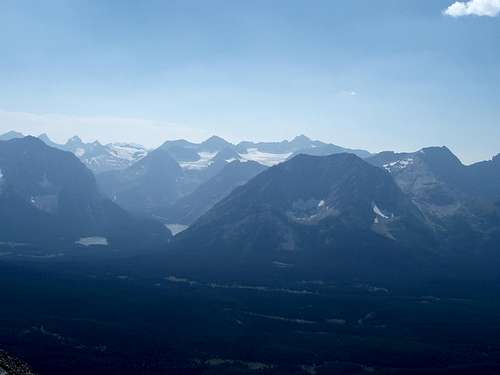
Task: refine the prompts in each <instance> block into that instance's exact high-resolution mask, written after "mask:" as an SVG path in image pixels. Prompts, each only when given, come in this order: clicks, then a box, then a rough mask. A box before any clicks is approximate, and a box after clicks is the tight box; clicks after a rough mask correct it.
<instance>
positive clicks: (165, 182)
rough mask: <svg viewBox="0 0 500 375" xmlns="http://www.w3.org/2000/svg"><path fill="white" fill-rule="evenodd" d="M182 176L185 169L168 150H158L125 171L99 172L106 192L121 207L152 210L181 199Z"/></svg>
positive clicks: (101, 184)
mask: <svg viewBox="0 0 500 375" xmlns="http://www.w3.org/2000/svg"><path fill="white" fill-rule="evenodd" d="M182 177H183V172H182V169H181V168H180V166H179V164H177V162H176V161H175V160H174V159H173V158H172V157H171V156H170V154H169V153H168V151H165V150H163V149H157V150H155V151H152V152H150V153H149V154H148V155H147V156H146V157H145V158H144V159H142V160H140V161H139V162H137V163H135V164H134V165H132V166H130V167H128V168H126V169H124V170H120V171H111V172H106V173H102V174H100V175H98V180H99V185H100V187H101V189H102V190H103V192H105V193H106V194H107V195H108V196H109V197H111V199H112V200H113V201H115V202H116V203H118V204H119V205H120V206H122V207H124V208H125V209H127V210H130V211H135V212H151V211H152V210H154V209H156V208H157V207H164V206H168V205H170V204H171V203H172V202H174V201H175V200H177V199H178V198H179V196H180V195H181V188H182V181H181V179H182Z"/></svg>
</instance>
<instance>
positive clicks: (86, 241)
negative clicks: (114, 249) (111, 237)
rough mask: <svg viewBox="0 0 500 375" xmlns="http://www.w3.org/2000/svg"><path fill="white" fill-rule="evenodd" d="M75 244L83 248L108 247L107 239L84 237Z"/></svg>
mask: <svg viewBox="0 0 500 375" xmlns="http://www.w3.org/2000/svg"><path fill="white" fill-rule="evenodd" d="M75 244H77V245H82V246H87V247H88V246H108V239H107V238H106V237H98V236H95V237H82V238H80V239H79V240H78V241H75Z"/></svg>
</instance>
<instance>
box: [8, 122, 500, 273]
mask: <svg viewBox="0 0 500 375" xmlns="http://www.w3.org/2000/svg"><path fill="white" fill-rule="evenodd" d="M1 138H2V139H3V141H0V171H1V173H0V204H1V207H2V211H1V212H2V213H1V214H0V224H1V225H2V226H3V228H4V230H3V231H2V238H0V241H16V242H23V241H26V240H34V241H41V242H43V241H49V240H53V239H55V238H57V239H61V240H65V241H69V242H72V243H74V242H75V241H76V242H78V241H79V239H81V238H87V237H104V238H107V239H110V241H114V243H116V244H119V243H126V242H130V243H132V242H133V241H130V239H134V240H136V243H139V242H141V241H143V243H152V239H156V240H161V241H159V242H160V243H163V244H164V246H163V247H164V248H165V249H167V250H168V251H167V253H168V254H170V256H171V258H170V259H171V260H172V261H174V260H175V259H177V260H181V261H182V262H183V263H184V264H195V263H197V264H198V265H199V266H200V267H209V266H210V265H212V266H214V269H219V270H220V269H221V268H224V269H226V270H230V272H239V271H237V270H242V269H243V270H245V271H248V272H250V271H251V270H258V271H256V272H263V270H264V269H268V270H269V272H271V274H273V272H276V270H279V271H280V272H285V271H286V272H289V273H290V272H291V273H293V272H294V271H296V272H297V273H299V272H306V273H307V272H309V273H311V274H319V273H322V274H324V275H337V276H340V275H345V276H349V277H357V278H359V277H360V276H363V277H364V276H367V275H371V276H377V277H396V278H397V277H399V276H397V275H400V276H401V275H409V274H414V273H417V274H418V273H419V272H428V271H429V272H430V270H432V271H433V272H444V271H443V270H449V269H450V267H451V265H452V264H453V265H457V264H459V265H460V267H462V268H461V269H462V270H463V269H464V268H465V269H467V267H469V266H470V267H472V266H471V265H472V264H476V263H481V264H483V265H484V264H487V265H488V267H493V266H494V265H496V264H498V260H499V259H500V258H499V256H498V255H500V254H499V252H498V249H497V248H498V246H497V244H498V241H499V240H500V157H499V156H496V157H493V158H492V159H491V160H489V161H484V162H480V163H475V164H472V165H464V164H462V163H461V162H460V160H459V159H458V158H457V157H456V156H455V155H454V154H453V153H452V152H451V151H450V150H449V149H448V148H446V147H428V148H424V149H421V150H419V151H417V152H411V153H396V152H392V151H387V152H381V153H378V154H369V153H368V152H364V151H360V150H349V149H343V148H340V147H338V146H335V145H331V144H325V143H322V142H319V141H312V140H310V139H309V138H307V137H304V136H299V137H296V138H294V139H293V140H292V141H283V142H268V143H252V142H241V143H239V144H237V145H233V144H231V143H230V142H227V141H225V140H224V139H222V138H220V137H215V136H214V137H211V138H209V139H207V140H206V141H204V142H201V143H192V142H189V141H186V140H176V141H166V142H165V143H163V144H162V145H161V146H160V147H158V148H157V149H155V150H149V151H145V149H143V148H140V147H139V146H134V147H136V149H137V150H139V149H142V150H143V152H142V153H140V156H137V157H134V158H128V160H129V161H128V165H127V163H123V164H120V166H119V167H118V164H114V167H113V168H108V167H106V168H103V169H102V170H101V171H99V172H98V171H97V170H96V169H95V168H94V170H93V173H92V171H91V170H90V169H89V168H90V166H91V165H89V163H90V160H92V158H91V157H90V155H101V156H102V155H105V152H104V151H103V149H106V150H108V151H109V150H110V149H111V148H112V147H116V144H112V145H106V146H102V145H100V144H98V143H96V142H94V143H92V144H84V143H83V142H82V141H81V140H80V139H79V138H76V137H74V138H72V139H70V140H69V141H68V142H67V143H66V144H65V145H64V146H60V145H53V144H52V143H51V141H50V139H49V138H48V137H46V136H43V135H42V136H40V137H39V138H38V139H37V138H33V137H24V138H22V135H20V134H19V133H15V132H10V133H8V134H7V135H4V136H1ZM42 141H43V142H42ZM123 147H125V148H126V149H127V150H130V149H131V148H129V147H128V146H123ZM62 149H64V151H63V150H62ZM81 149H83V150H84V152H82V151H81ZM106 152H107V151H106ZM133 154H134V153H133ZM85 155H88V156H89V157H88V158H85ZM134 155H136V154H134ZM137 155H139V154H137ZM99 160H105V158H101V159H99ZM90 164H91V163H90ZM102 165H103V164H101V167H102ZM107 165H108V166H109V165H110V164H109V163H108V164H107ZM160 222H161V224H160ZM174 224H175V225H182V227H183V229H184V228H186V227H187V229H186V230H184V231H182V232H180V233H178V234H176V235H175V237H174V238H172V237H171V235H170V233H169V231H168V230H167V229H166V228H165V226H169V227H171V226H172V225H174ZM162 241H163V242H162ZM160 247H161V246H160ZM438 270H439V271H438Z"/></svg>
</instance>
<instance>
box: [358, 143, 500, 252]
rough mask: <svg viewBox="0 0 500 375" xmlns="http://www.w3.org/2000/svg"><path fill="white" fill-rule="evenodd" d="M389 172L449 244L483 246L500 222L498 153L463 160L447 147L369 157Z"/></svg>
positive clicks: (474, 248)
mask: <svg viewBox="0 0 500 375" xmlns="http://www.w3.org/2000/svg"><path fill="white" fill-rule="evenodd" d="M367 161H368V162H370V163H372V164H374V165H376V166H379V167H381V168H383V169H385V170H387V171H389V173H391V175H392V176H393V177H394V180H395V181H396V183H397V184H398V186H399V187H400V188H401V189H402V190H403V192H404V193H405V194H406V195H407V196H408V197H410V199H411V200H412V201H413V202H414V203H415V204H416V205H417V206H418V207H419V209H420V210H421V211H422V213H423V214H424V215H425V216H426V218H427V219H428V221H429V222H430V223H432V225H433V227H434V228H435V230H436V231H439V232H440V233H441V235H442V236H443V238H445V239H446V241H447V242H448V245H447V246H448V247H450V248H454V249H455V250H457V249H461V250H462V251H469V252H471V251H476V252H477V251H480V250H481V249H482V248H484V246H485V245H484V243H485V241H486V242H488V241H489V238H490V237H491V236H495V233H497V232H498V228H499V225H500V217H499V214H498V206H497V205H496V204H495V203H496V202H498V199H499V197H500V173H499V172H500V167H499V164H500V163H498V158H494V159H493V160H491V161H485V162H481V163H476V164H472V165H469V166H465V165H463V164H462V163H461V162H460V160H459V159H458V158H457V157H456V156H455V155H453V153H452V152H451V151H450V150H449V149H448V148H446V147H430V148H424V149H422V150H420V151H418V152H414V153H400V154H398V153H394V152H383V153H380V154H377V155H375V156H373V157H371V158H368V159H367Z"/></svg>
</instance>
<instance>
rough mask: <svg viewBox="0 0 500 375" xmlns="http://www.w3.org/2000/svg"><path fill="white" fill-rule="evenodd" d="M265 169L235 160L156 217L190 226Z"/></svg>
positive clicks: (254, 164) (256, 164)
mask: <svg viewBox="0 0 500 375" xmlns="http://www.w3.org/2000/svg"><path fill="white" fill-rule="evenodd" d="M221 152H222V151H221ZM226 156H227V155H226ZM226 156H225V157H226ZM265 169H266V167H265V166H263V165H262V164H259V163H257V162H254V161H248V162H241V161H239V160H234V161H232V162H231V163H229V164H227V165H226V166H225V167H224V169H222V171H221V172H220V173H218V174H217V175H215V176H214V177H213V178H211V179H209V180H208V181H206V182H205V183H203V184H201V185H200V186H199V187H198V188H197V189H196V190H195V191H193V192H192V193H191V194H188V195H186V196H184V197H182V198H180V199H179V200H178V201H176V202H175V203H174V204H173V205H172V206H169V207H167V208H164V209H162V210H159V211H158V212H157V215H158V216H160V217H161V218H162V220H163V221H165V222H168V223H178V224H184V225H190V224H192V223H193V222H194V221H195V220H196V219H198V218H199V217H200V216H202V215H203V214H204V213H205V212H207V211H208V210H209V209H210V208H212V207H213V206H214V205H215V204H216V203H218V202H219V201H221V200H222V199H223V198H225V197H226V196H228V195H229V193H231V191H233V190H234V189H235V188H237V187H238V186H241V185H244V184H245V183H246V182H247V181H249V180H250V179H252V178H253V177H255V176H256V175H258V174H259V173H261V172H262V171H264V170H265Z"/></svg>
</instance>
